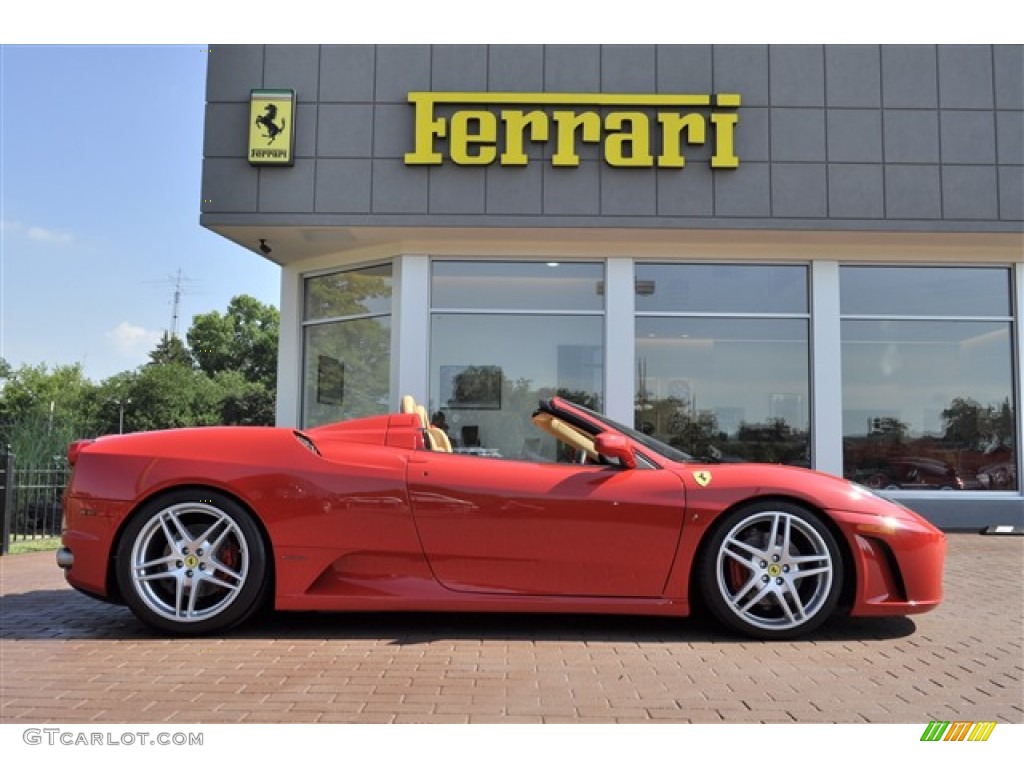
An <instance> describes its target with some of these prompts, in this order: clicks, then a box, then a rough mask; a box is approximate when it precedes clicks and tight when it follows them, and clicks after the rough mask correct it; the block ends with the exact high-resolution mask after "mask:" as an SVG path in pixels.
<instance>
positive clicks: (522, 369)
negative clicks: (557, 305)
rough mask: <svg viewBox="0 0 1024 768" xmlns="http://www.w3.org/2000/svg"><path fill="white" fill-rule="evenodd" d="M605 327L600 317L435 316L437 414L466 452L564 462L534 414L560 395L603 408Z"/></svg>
mask: <svg viewBox="0 0 1024 768" xmlns="http://www.w3.org/2000/svg"><path fill="white" fill-rule="evenodd" d="M603 330H604V318H603V317H601V316H558V317H553V316H550V315H496V314H495V315H488V314H435V315H434V316H433V318H432V321H431V340H430V406H429V408H430V412H431V416H432V419H433V420H434V421H435V422H437V423H443V424H444V425H445V428H446V431H447V433H448V436H449V438H450V439H451V440H452V442H453V444H454V448H455V450H456V451H459V452H463V453H474V454H478V455H483V456H493V457H502V458H512V459H526V460H537V461H554V460H557V458H558V457H557V455H556V451H555V441H554V440H553V439H551V438H549V437H543V436H542V433H541V432H540V431H539V430H538V429H537V428H536V427H535V426H534V425H533V424H532V423H531V422H530V417H531V415H532V414H533V412H534V411H535V410H536V409H537V403H538V401H539V400H541V399H543V398H547V397H551V396H553V395H556V394H557V395H560V396H562V397H565V398H567V399H570V400H572V401H574V402H578V403H580V404H582V405H586V406H588V407H590V408H593V409H595V410H601V408H602V405H603V402H602V401H603V393H604V348H603Z"/></svg>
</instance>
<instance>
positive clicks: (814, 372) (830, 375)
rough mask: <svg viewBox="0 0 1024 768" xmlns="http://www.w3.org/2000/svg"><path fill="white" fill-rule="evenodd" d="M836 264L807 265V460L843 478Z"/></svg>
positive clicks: (841, 398) (839, 338)
mask: <svg viewBox="0 0 1024 768" xmlns="http://www.w3.org/2000/svg"><path fill="white" fill-rule="evenodd" d="M841 344H842V337H841V335H840V328H839V262H837V261H814V262H812V263H811V456H812V461H813V465H814V468H815V469H817V470H819V471H821V472H828V473H830V474H833V475H840V476H842V474H843V365H842V363H843V360H842V352H841Z"/></svg>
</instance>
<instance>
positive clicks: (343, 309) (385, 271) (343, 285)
mask: <svg viewBox="0 0 1024 768" xmlns="http://www.w3.org/2000/svg"><path fill="white" fill-rule="evenodd" d="M391 289H392V278H391V265H390V264H382V265H380V266H377V267H368V268H366V269H356V270H350V271H348V272H332V273H331V274H329V275H318V276H316V277H311V278H309V279H307V280H306V296H305V319H306V320H324V319H329V318H339V317H353V316H359V315H379V314H388V313H390V312H391Z"/></svg>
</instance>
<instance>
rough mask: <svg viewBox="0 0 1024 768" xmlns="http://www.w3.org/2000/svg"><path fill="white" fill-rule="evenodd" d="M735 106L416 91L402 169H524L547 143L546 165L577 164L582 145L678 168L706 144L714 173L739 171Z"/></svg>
mask: <svg viewBox="0 0 1024 768" xmlns="http://www.w3.org/2000/svg"><path fill="white" fill-rule="evenodd" d="M740 101H741V99H740V95H739V94H738V93H720V94H716V95H714V96H711V95H703V94H701V95H686V94H633V93H629V94H614V93H592V94H579V93H455V92H451V93H442V92H424V91H414V92H411V93H410V94H409V103H411V104H412V105H413V107H414V108H415V116H414V129H413V131H414V147H413V151H411V152H407V153H406V155H405V164H406V165H441V164H442V163H444V162H445V160H446V159H447V160H448V161H450V162H452V163H454V164H455V165H469V166H475V165H490V164H492V163H494V162H495V161H497V162H498V163H499V165H503V166H525V165H528V164H529V162H530V156H529V154H528V153H527V147H528V146H529V144H531V143H532V144H541V145H551V147H550V148H551V165H552V166H555V167H561V168H572V167H577V166H579V164H580V157H581V151H582V149H583V147H584V146H585V145H588V144H590V145H594V146H595V147H597V148H598V149H599V150H600V151H601V154H602V156H603V157H604V160H605V162H606V163H608V165H610V166H613V167H617V168H653V167H658V168H684V167H685V166H686V155H685V153H684V150H685V149H686V148H687V147H691V146H704V145H707V144H709V143H710V148H711V150H712V154H711V158H710V164H711V167H712V168H737V167H738V166H739V162H740V160H739V157H737V156H736V151H735V132H736V125H737V123H738V122H739V115H738V113H737V110H738V108H739V106H740ZM442 108H444V111H445V112H447V113H448V114H447V116H446V115H445V114H442V113H441V111H442ZM495 110H497V111H495ZM444 139H447V154H445V151H444V150H445V148H446V147H445V145H444V143H443V141H442V140H444Z"/></svg>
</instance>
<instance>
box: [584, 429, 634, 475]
mask: <svg viewBox="0 0 1024 768" xmlns="http://www.w3.org/2000/svg"><path fill="white" fill-rule="evenodd" d="M594 450H596V451H597V452H598V453H599V454H601V455H602V456H607V457H608V458H611V459H618V460H619V463H620V464H621V465H622V466H624V467H626V468H627V469H636V456H635V455H634V454H633V447H632V446H631V445H630V443H629V440H627V439H626V438H625V437H623V436H622V435H619V434H616V433H615V432H602V433H601V434H599V435H598V436H597V437H596V438H594Z"/></svg>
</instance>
